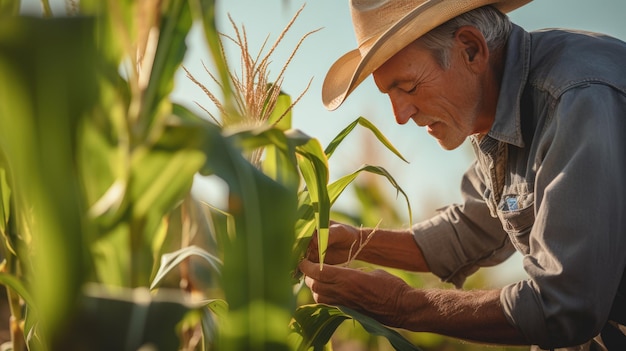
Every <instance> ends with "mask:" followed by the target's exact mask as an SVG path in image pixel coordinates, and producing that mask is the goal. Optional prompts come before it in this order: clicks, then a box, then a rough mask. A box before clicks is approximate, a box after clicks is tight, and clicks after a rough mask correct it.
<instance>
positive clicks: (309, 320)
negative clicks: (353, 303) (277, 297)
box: [290, 304, 420, 351]
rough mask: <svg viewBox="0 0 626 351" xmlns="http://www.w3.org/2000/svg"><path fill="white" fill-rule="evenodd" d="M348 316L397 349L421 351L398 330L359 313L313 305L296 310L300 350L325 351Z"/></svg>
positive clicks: (296, 330) (295, 318)
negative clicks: (300, 339) (323, 350)
mask: <svg viewBox="0 0 626 351" xmlns="http://www.w3.org/2000/svg"><path fill="white" fill-rule="evenodd" d="M347 319H353V320H355V321H357V322H359V323H360V324H361V325H362V326H363V328H365V330H367V331H368V332H369V333H370V334H373V335H378V336H383V337H385V338H387V340H389V342H390V343H391V346H393V347H394V349H395V350H398V351H419V350H420V348H418V347H416V346H415V345H413V344H411V343H410V342H409V341H408V340H406V339H405V338H404V337H403V336H402V335H400V333H398V332H397V331H395V330H393V329H391V328H389V327H386V326H384V325H382V324H381V323H379V322H378V321H376V320H374V319H372V318H370V317H368V316H365V315H363V314H361V313H359V312H356V311H354V310H351V309H349V308H346V307H341V306H339V307H334V306H328V305H323V304H314V305H303V306H300V307H298V309H297V310H296V312H295V313H294V320H293V321H292V323H291V325H290V327H291V330H292V332H294V333H298V334H300V335H302V337H303V340H302V344H300V345H299V348H298V351H306V350H309V349H310V348H311V347H313V349H314V350H322V349H323V347H324V345H326V344H327V343H328V341H329V340H330V338H331V336H332V335H333V334H334V332H335V330H336V329H337V328H338V327H339V325H341V323H343V322H344V321H345V320H347Z"/></svg>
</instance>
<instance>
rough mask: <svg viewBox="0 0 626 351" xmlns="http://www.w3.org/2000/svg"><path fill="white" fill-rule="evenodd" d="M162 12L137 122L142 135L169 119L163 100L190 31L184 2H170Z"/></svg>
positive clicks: (189, 22)
mask: <svg viewBox="0 0 626 351" xmlns="http://www.w3.org/2000/svg"><path fill="white" fill-rule="evenodd" d="M167 3H168V4H169V6H168V7H167V8H165V9H164V13H163V16H164V17H163V20H162V23H161V30H160V33H159V41H158V46H157V50H156V54H155V56H154V63H153V65H152V71H151V73H150V81H149V84H148V87H147V89H146V91H145V93H144V95H143V103H142V113H141V115H140V119H139V122H140V123H141V126H140V127H141V130H144V131H145V132H146V133H148V132H149V128H150V127H151V126H152V125H153V124H154V123H155V122H156V121H157V120H158V119H161V120H162V119H163V118H164V117H166V116H168V115H169V112H170V111H169V110H170V109H171V103H170V101H169V100H168V99H165V98H166V97H167V96H168V95H169V94H170V92H171V91H172V89H173V88H174V74H175V73H176V71H177V70H178V68H179V67H180V65H181V63H182V62H183V58H184V57H185V52H186V50H187V46H186V44H185V38H186V37H187V34H188V33H189V30H190V29H191V24H192V15H191V11H190V8H189V3H188V2H187V0H171V1H168V2H167Z"/></svg>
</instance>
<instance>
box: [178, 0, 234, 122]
mask: <svg viewBox="0 0 626 351" xmlns="http://www.w3.org/2000/svg"><path fill="white" fill-rule="evenodd" d="M189 2H190V6H191V8H192V10H193V11H192V12H193V13H194V14H196V15H199V16H200V18H199V19H200V20H201V21H202V24H203V28H204V36H205V40H206V43H207V45H208V47H209V52H210V54H211V57H212V58H213V63H214V64H215V67H216V68H217V72H218V77H219V80H220V83H221V88H222V93H223V95H224V103H225V108H226V110H227V111H233V110H234V108H233V106H232V98H233V90H232V86H231V82H230V77H229V71H228V65H227V64H226V59H225V58H224V56H223V55H222V53H223V49H222V44H221V42H220V38H219V31H218V30H217V24H216V21H215V0H189ZM197 19H198V18H197Z"/></svg>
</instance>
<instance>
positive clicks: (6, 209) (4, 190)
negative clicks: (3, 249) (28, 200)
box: [0, 164, 11, 237]
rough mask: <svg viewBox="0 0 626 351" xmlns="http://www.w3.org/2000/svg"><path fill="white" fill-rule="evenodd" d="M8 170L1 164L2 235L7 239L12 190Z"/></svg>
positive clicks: (0, 230)
mask: <svg viewBox="0 0 626 351" xmlns="http://www.w3.org/2000/svg"><path fill="white" fill-rule="evenodd" d="M6 176H7V175H6V170H5V169H4V167H2V166H1V164H0V234H1V235H3V236H5V237H6V226H7V224H8V223H9V216H10V215H11V212H10V208H11V203H10V199H11V188H9V184H8V182H7V177H6Z"/></svg>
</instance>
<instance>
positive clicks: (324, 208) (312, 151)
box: [296, 138, 331, 265]
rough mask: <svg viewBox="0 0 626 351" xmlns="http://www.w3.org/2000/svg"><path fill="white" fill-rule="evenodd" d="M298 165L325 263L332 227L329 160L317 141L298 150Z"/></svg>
mask: <svg viewBox="0 0 626 351" xmlns="http://www.w3.org/2000/svg"><path fill="white" fill-rule="evenodd" d="M296 150H297V152H298V156H299V157H298V165H299V166H300V172H301V173H302V178H304V181H305V183H306V185H307V189H308V192H309V197H310V199H311V206H312V208H313V212H314V214H315V221H316V228H317V233H318V236H317V238H318V247H319V261H320V262H321V263H322V265H323V263H324V257H325V256H326V247H327V246H328V235H329V229H328V227H329V225H330V205H331V203H330V198H329V195H328V189H327V184H328V177H329V175H328V159H327V158H326V154H325V153H324V151H323V150H322V146H321V145H320V143H319V141H318V140H317V139H313V138H311V139H309V141H308V142H307V143H306V144H304V145H301V146H298V147H297V148H296Z"/></svg>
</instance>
